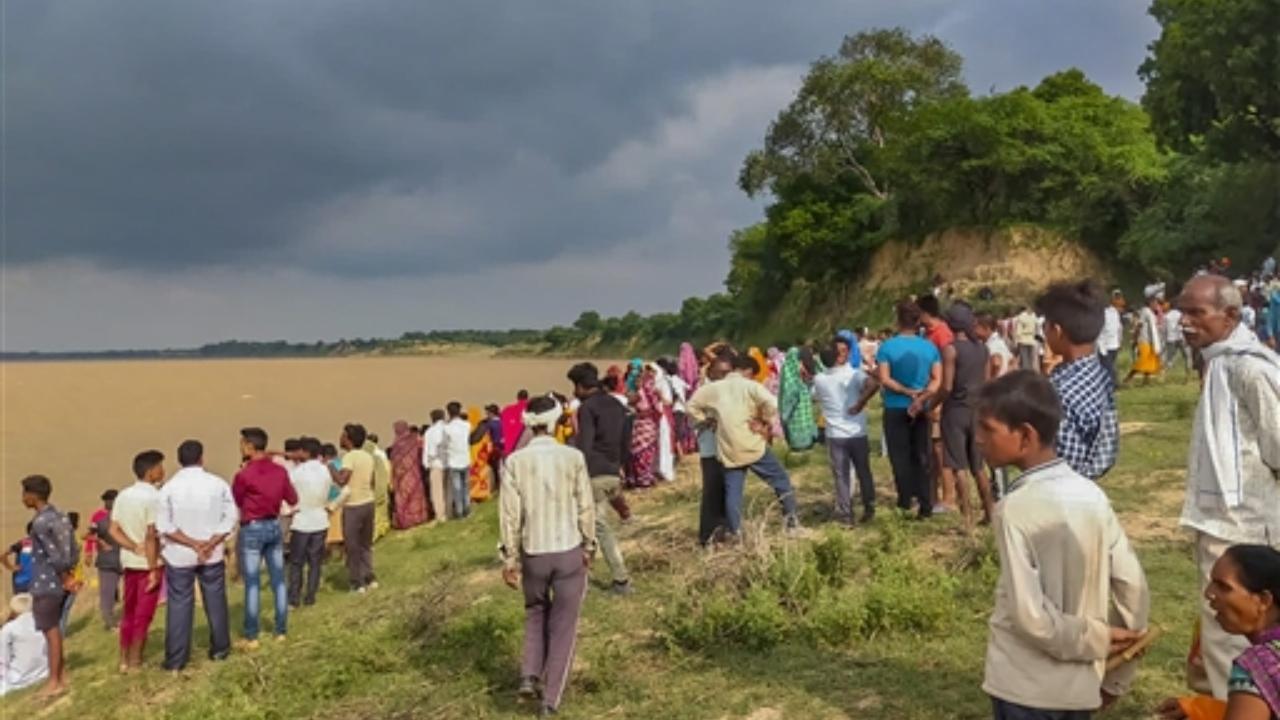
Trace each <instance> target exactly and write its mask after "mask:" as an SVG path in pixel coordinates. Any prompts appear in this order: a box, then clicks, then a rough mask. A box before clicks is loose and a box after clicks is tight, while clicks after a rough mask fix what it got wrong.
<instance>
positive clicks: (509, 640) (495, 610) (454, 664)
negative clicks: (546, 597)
mask: <svg viewBox="0 0 1280 720" xmlns="http://www.w3.org/2000/svg"><path fill="white" fill-rule="evenodd" d="M522 630H523V621H522V613H521V611H520V608H518V607H517V606H515V605H512V604H510V603H501V604H496V603H484V604H482V605H478V606H476V607H473V608H471V609H470V610H468V611H466V612H465V613H463V615H462V616H461V617H459V618H456V619H454V620H453V621H451V622H449V623H448V624H446V625H445V627H444V632H443V633H441V636H440V642H439V644H438V645H437V647H436V655H437V658H436V659H437V662H439V663H440V664H443V665H447V666H448V667H450V668H455V669H456V668H464V667H469V668H471V669H472V670H474V671H475V672H477V673H480V674H481V675H484V676H486V677H488V678H493V679H496V680H497V681H498V682H506V681H507V680H508V679H509V678H511V677H515V673H514V671H513V670H512V669H511V668H510V667H508V665H509V664H510V663H511V662H512V659H513V658H517V657H519V656H520V644H521V640H522Z"/></svg>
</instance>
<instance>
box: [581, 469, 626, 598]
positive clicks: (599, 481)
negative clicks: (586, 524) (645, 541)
mask: <svg viewBox="0 0 1280 720" xmlns="http://www.w3.org/2000/svg"><path fill="white" fill-rule="evenodd" d="M591 489H592V490H593V491H594V494H595V500H596V542H598V543H600V551H601V552H602V553H603V554H604V561H605V562H606V563H608V565H609V573H610V574H611V575H612V576H613V581H614V582H615V583H625V582H627V581H628V580H630V579H631V576H630V575H629V574H628V573H627V563H626V561H625V560H623V559H622V550H621V549H620V548H619V547H618V536H617V535H614V533H613V527H612V526H611V525H610V524H609V515H608V513H609V511H610V508H611V506H610V505H609V498H611V497H613V496H614V495H617V494H618V493H620V492H622V479H621V478H619V477H618V476H617V475H596V476H595V477H593V478H591Z"/></svg>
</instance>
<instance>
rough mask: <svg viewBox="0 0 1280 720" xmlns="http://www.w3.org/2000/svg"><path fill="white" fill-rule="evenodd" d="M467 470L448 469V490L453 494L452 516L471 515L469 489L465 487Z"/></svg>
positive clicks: (468, 471)
mask: <svg viewBox="0 0 1280 720" xmlns="http://www.w3.org/2000/svg"><path fill="white" fill-rule="evenodd" d="M468 474H470V469H469V468H463V469H462V470H456V469H454V468H449V490H450V492H451V493H452V494H453V497H452V498H451V500H452V501H453V516H454V517H456V518H460V517H466V516H467V515H469V514H471V488H470V487H468V485H467V475H468Z"/></svg>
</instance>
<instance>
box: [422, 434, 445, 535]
mask: <svg viewBox="0 0 1280 720" xmlns="http://www.w3.org/2000/svg"><path fill="white" fill-rule="evenodd" d="M444 425H445V423H444V411H443V410H432V411H431V427H429V428H427V431H426V432H425V433H423V436H422V464H423V465H425V466H426V467H427V487H428V489H427V494H428V496H429V497H428V498H427V500H428V501H429V502H430V503H431V514H432V518H431V522H433V523H438V522H444V521H445V520H448V519H449V488H448V483H446V482H445V477H444Z"/></svg>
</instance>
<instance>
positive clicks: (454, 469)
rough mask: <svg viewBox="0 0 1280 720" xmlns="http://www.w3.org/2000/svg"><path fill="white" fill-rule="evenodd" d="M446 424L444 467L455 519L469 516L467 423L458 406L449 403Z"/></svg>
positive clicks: (469, 463)
mask: <svg viewBox="0 0 1280 720" xmlns="http://www.w3.org/2000/svg"><path fill="white" fill-rule="evenodd" d="M446 408H447V409H448V411H449V422H447V423H445V426H444V465H445V474H446V476H447V477H448V479H449V492H450V494H451V498H450V500H451V501H452V502H451V504H452V512H453V516H454V517H455V518H464V517H467V516H468V515H470V514H471V490H470V487H469V486H468V483H467V476H468V474H469V473H470V471H471V423H468V422H467V421H466V420H464V419H462V403H459V402H451V403H449V404H448V405H447V406H446Z"/></svg>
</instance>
